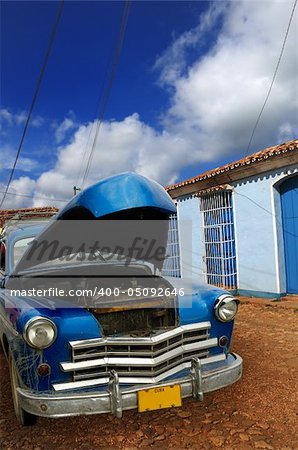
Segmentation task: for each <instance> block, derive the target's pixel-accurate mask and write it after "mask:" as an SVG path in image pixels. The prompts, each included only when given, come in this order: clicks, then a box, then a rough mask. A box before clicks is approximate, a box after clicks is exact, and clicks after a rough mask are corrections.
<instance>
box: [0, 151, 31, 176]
mask: <svg viewBox="0 0 298 450" xmlns="http://www.w3.org/2000/svg"><path fill="white" fill-rule="evenodd" d="M16 152H17V149H16V148H12V147H11V146H8V145H4V146H0V153H1V158H0V171H1V170H3V169H9V170H10V169H11V168H12V166H13V163H14V160H15V155H16ZM18 165H19V167H21V168H22V171H23V172H31V171H32V170H34V169H36V168H37V167H38V162H37V161H36V160H34V159H31V158H27V157H24V156H21V157H20V159H19V161H18Z"/></svg>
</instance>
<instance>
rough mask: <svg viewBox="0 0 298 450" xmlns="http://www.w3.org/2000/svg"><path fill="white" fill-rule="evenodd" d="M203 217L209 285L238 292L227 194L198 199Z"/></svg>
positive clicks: (232, 223) (206, 269)
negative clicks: (236, 289)
mask: <svg viewBox="0 0 298 450" xmlns="http://www.w3.org/2000/svg"><path fill="white" fill-rule="evenodd" d="M200 209H201V212H202V214H203V233H202V236H203V243H204V256H203V272H204V274H205V276H206V281H207V283H209V284H213V285H215V286H220V287H223V288H225V289H235V288H237V270H236V247H235V230H234V219H233V199H232V192H231V191H229V190H224V191H217V192H214V193H210V194H206V195H203V196H202V197H201V201H200Z"/></svg>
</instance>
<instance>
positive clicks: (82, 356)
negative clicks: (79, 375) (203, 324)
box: [72, 330, 210, 362]
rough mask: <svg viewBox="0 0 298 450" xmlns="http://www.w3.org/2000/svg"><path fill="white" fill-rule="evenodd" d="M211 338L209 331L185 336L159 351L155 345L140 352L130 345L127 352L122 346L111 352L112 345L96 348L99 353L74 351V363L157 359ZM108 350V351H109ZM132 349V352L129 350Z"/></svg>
mask: <svg viewBox="0 0 298 450" xmlns="http://www.w3.org/2000/svg"><path fill="white" fill-rule="evenodd" d="M209 337H210V334H209V333H208V331H207V330H206V333H205V334H200V335H197V336H188V335H187V334H186V335H184V336H183V337H182V338H181V339H179V341H178V340H177V341H176V340H175V342H174V343H172V344H170V345H165V346H164V347H162V348H160V349H158V350H152V347H153V348H154V345H155V344H153V346H152V345H148V346H146V347H145V346H144V347H143V350H139V349H138V348H137V349H136V347H138V346H137V345H136V346H133V345H129V344H127V345H126V346H127V351H123V349H121V347H122V346H120V349H118V351H117V345H116V346H113V350H111V345H108V346H106V345H103V346H94V350H96V349H97V351H93V347H91V348H92V353H89V349H90V347H88V348H86V351H85V352H84V353H81V352H80V353H75V352H74V351H73V349H72V353H73V357H72V359H73V362H78V361H80V360H83V361H85V360H87V359H92V358H94V359H95V357H97V358H104V357H106V356H114V357H120V358H122V357H124V356H130V357H132V356H148V357H150V358H151V357H156V356H158V355H160V354H161V353H165V352H168V351H170V350H172V349H173V348H176V347H180V346H181V345H186V344H187V343H191V342H198V341H204V340H206V339H208V338H209ZM107 348H108V350H107ZM128 349H130V350H128Z"/></svg>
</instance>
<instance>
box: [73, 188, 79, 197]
mask: <svg viewBox="0 0 298 450" xmlns="http://www.w3.org/2000/svg"><path fill="white" fill-rule="evenodd" d="M80 190H81V188H79V187H77V186H74V187H73V195H77V192H79V191H80Z"/></svg>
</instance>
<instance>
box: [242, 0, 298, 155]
mask: <svg viewBox="0 0 298 450" xmlns="http://www.w3.org/2000/svg"><path fill="white" fill-rule="evenodd" d="M296 5H297V0H295V1H294V5H293V8H292V12H291V15H290V19H289V23H288V26H287V30H286V34H285V37H284V40H283V43H282V47H281V51H280V54H279V57H278V61H277V64H276V67H275V70H274V74H273V78H272V81H271V84H270V86H269V90H268V92H267V95H266V98H265V101H264V103H263V106H262V108H261V110H260V112H259V115H258V117H257V120H256V123H255V124H254V127H253V130H252V133H251V136H250V139H249V142H248V145H247V148H246V150H245V156H247V154H248V151H249V149H250V146H251V143H252V140H253V138H254V135H255V131H256V129H257V127H258V125H259V122H260V119H261V116H262V114H263V111H264V109H265V107H266V104H267V102H268V99H269V97H270V94H271V91H272V88H273V85H274V81H275V78H276V75H277V72H278V69H279V66H280V62H281V59H282V56H283V53H284V49H285V45H286V42H287V39H288V34H289V31H290V27H291V23H292V19H293V16H294V12H295V8H296Z"/></svg>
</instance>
